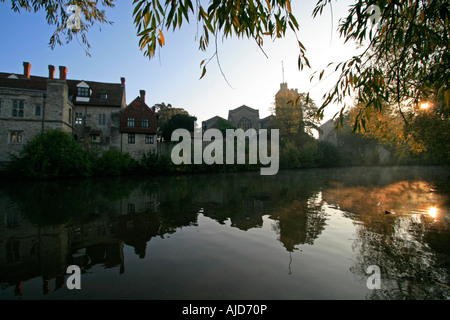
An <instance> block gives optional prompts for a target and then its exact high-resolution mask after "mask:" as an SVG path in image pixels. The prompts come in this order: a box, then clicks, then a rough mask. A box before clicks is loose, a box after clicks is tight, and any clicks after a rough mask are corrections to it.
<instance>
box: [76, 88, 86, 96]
mask: <svg viewBox="0 0 450 320" xmlns="http://www.w3.org/2000/svg"><path fill="white" fill-rule="evenodd" d="M77 97H89V88H85V87H78V88H77Z"/></svg>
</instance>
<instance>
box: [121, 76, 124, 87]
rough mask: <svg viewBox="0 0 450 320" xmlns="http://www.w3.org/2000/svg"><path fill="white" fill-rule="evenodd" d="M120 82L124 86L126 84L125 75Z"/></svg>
mask: <svg viewBox="0 0 450 320" xmlns="http://www.w3.org/2000/svg"><path fill="white" fill-rule="evenodd" d="M120 83H121V84H122V86H125V78H124V77H122V78H120Z"/></svg>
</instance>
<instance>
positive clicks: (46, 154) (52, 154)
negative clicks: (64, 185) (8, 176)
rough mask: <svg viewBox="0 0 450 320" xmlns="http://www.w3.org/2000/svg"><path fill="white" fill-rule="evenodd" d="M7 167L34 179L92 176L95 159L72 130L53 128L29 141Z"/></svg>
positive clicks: (13, 171) (12, 171) (15, 172)
mask: <svg viewBox="0 0 450 320" xmlns="http://www.w3.org/2000/svg"><path fill="white" fill-rule="evenodd" d="M7 170H8V171H9V172H11V173H13V174H19V175H21V176H24V177H27V178H34V179H48V178H62V177H89V176H91V175H92V162H91V161H90V159H89V157H88V156H87V154H86V153H85V152H84V151H83V150H82V149H81V147H80V146H79V145H78V143H77V142H76V141H75V139H74V138H73V137H72V136H71V135H70V134H69V133H66V132H63V131H61V130H57V129H49V130H46V131H45V132H43V133H40V134H38V135H36V136H35V137H34V138H33V139H32V140H31V141H29V142H28V143H27V144H26V145H25V146H24V147H23V149H22V151H21V153H20V155H19V156H18V157H13V158H12V161H11V163H10V165H9V167H8V168H7Z"/></svg>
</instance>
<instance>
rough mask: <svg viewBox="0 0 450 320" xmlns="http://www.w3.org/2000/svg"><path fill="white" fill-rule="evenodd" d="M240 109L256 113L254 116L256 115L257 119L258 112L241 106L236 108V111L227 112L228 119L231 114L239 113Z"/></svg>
mask: <svg viewBox="0 0 450 320" xmlns="http://www.w3.org/2000/svg"><path fill="white" fill-rule="evenodd" d="M242 109H246V110H248V111H250V112H253V113H256V114H257V115H258V117H259V110H257V109H253V108H250V107H249V106H246V105H242V106H240V107H238V108H236V109H233V110H230V111H228V117H229V116H230V115H231V114H233V113H236V112H239V111H241V110H242Z"/></svg>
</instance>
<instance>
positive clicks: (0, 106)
mask: <svg viewBox="0 0 450 320" xmlns="http://www.w3.org/2000/svg"><path fill="white" fill-rule="evenodd" d="M1 115H2V100H0V116H1Z"/></svg>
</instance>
